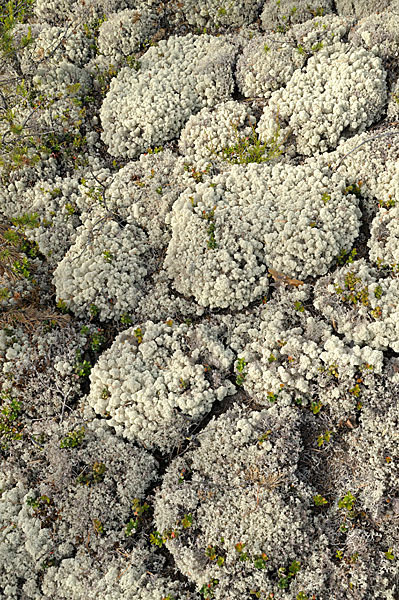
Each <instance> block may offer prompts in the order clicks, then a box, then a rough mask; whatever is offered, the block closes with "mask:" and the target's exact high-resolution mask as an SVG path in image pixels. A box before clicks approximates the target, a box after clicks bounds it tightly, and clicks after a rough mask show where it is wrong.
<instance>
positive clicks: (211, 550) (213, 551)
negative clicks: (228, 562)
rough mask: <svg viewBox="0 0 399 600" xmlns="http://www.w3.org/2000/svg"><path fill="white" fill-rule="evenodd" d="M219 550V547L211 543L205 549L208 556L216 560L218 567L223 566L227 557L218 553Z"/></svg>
mask: <svg viewBox="0 0 399 600" xmlns="http://www.w3.org/2000/svg"><path fill="white" fill-rule="evenodd" d="M218 552H220V551H219V550H217V548H215V547H214V546H211V545H209V546H208V547H207V549H206V550H205V556H207V557H208V558H209V560H211V561H216V564H217V566H218V567H222V566H223V565H224V561H225V557H224V556H223V555H221V554H218Z"/></svg>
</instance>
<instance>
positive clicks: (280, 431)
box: [154, 405, 326, 600]
mask: <svg viewBox="0 0 399 600" xmlns="http://www.w3.org/2000/svg"><path fill="white" fill-rule="evenodd" d="M298 425H299V422H298V417H297V413H296V411H295V409H293V408H292V407H279V409H278V410H277V409H276V408H275V407H273V408H270V409H268V410H262V411H260V412H258V411H253V412H251V411H246V410H245V409H242V408H240V407H239V406H237V405H235V406H233V407H232V408H231V409H229V410H228V411H227V412H226V413H224V414H223V415H221V416H220V417H219V418H217V419H215V418H214V419H213V420H212V421H211V422H210V423H209V424H208V425H207V426H206V427H205V429H204V430H203V431H201V432H200V434H199V435H198V440H197V443H198V442H199V445H197V447H194V448H193V449H188V451H187V452H185V454H184V456H182V457H177V458H176V459H175V460H174V461H172V463H171V465H170V466H169V467H168V469H167V471H166V473H165V476H164V480H163V483H162V487H161V489H160V490H159V491H158V492H156V495H155V513H154V518H155V524H156V527H157V530H158V532H159V534H160V535H163V536H164V537H165V540H166V541H165V543H166V546H167V548H168V550H169V551H170V552H171V554H172V555H173V557H174V560H175V561H176V565H177V567H178V568H179V569H180V571H181V572H182V573H183V574H184V575H186V576H187V577H188V578H189V579H190V580H191V581H194V582H195V583H196V585H197V586H198V588H201V587H202V586H207V585H208V584H209V582H211V583H212V584H213V585H211V589H212V592H213V594H214V598H215V599H216V600H221V599H222V598H227V597H228V598H231V599H241V598H244V597H245V598H246V597H247V596H248V594H249V591H250V590H251V589H252V590H254V589H255V590H259V589H268V590H269V591H273V592H274V593H277V591H278V589H279V588H278V585H277V581H276V580H274V581H273V577H272V573H273V571H274V570H275V569H276V568H279V567H280V566H281V565H282V564H291V563H292V561H293V560H295V559H300V561H301V569H300V571H299V572H298V573H297V575H296V577H295V578H293V581H292V583H291V588H290V593H294V592H295V593H294V596H293V597H295V596H296V594H298V593H299V591H300V590H301V589H302V590H303V587H301V585H302V582H303V581H304V580H306V577H307V575H309V573H307V571H308V569H307V567H306V564H307V559H308V558H310V555H312V552H313V551H314V549H315V546H314V544H316V546H318V550H319V552H320V550H321V548H323V547H325V545H326V538H325V536H324V535H323V534H321V532H320V531H319V532H317V533H318V535H319V539H318V541H317V542H316V539H315V536H316V535H317V534H316V528H315V525H314V523H313V522H312V518H311V514H310V511H308V509H307V508H306V505H307V503H309V502H311V493H312V491H311V489H310V488H309V487H308V486H307V485H305V484H303V483H302V482H300V481H299V479H298V478H297V476H296V474H295V472H296V468H297V461H298V458H299V453H300V451H301V441H300V433H299V430H298ZM168 532H169V533H168ZM172 532H174V535H173V533H172ZM240 544H241V546H240ZM212 555H213V559H212V558H211V556H212ZM218 557H220V558H221V560H222V561H223V562H222V565H221V566H220V564H219V565H218V564H217V559H218ZM305 557H306V558H305ZM302 578H303V579H302ZM214 579H216V580H217V582H215V581H214ZM296 579H297V580H296ZM321 580H323V576H321ZM280 587H281V586H280ZM307 589H309V588H307ZM290 597H292V596H290ZM287 598H288V596H287Z"/></svg>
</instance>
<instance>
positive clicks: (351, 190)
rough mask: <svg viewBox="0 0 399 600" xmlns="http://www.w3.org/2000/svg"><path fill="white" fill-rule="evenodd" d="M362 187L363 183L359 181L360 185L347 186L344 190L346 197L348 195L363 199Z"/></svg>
mask: <svg viewBox="0 0 399 600" xmlns="http://www.w3.org/2000/svg"><path fill="white" fill-rule="evenodd" d="M361 186H362V182H361V181H358V183H352V184H351V185H348V186H346V188H345V189H344V192H343V193H344V194H345V196H346V195H347V194H353V195H354V196H356V198H361V197H362V193H361V189H360V188H361Z"/></svg>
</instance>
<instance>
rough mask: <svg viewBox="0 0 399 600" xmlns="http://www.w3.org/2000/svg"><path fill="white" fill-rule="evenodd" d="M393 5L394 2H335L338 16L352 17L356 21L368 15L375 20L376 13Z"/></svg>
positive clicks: (357, 0) (359, 0)
mask: <svg viewBox="0 0 399 600" xmlns="http://www.w3.org/2000/svg"><path fill="white" fill-rule="evenodd" d="M394 5H395V1H394V0H375V2H372V3H370V2H369V1H368V0H336V2H335V6H336V10H337V12H338V14H339V15H345V16H346V15H354V16H355V17H357V18H358V19H363V18H364V17H368V16H369V15H373V17H374V18H377V17H378V13H380V12H381V11H383V10H386V9H387V8H389V7H390V6H394Z"/></svg>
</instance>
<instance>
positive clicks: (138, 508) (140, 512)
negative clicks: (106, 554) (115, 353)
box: [125, 498, 150, 536]
mask: <svg viewBox="0 0 399 600" xmlns="http://www.w3.org/2000/svg"><path fill="white" fill-rule="evenodd" d="M149 508H150V506H149V504H147V502H144V504H141V502H140V500H139V498H134V499H133V503H132V509H133V514H134V516H135V517H136V518H135V519H130V521H129V522H128V524H127V525H126V529H125V534H126V535H127V536H129V535H132V531H133V529H134V530H135V531H137V529H138V528H139V526H140V524H141V522H142V520H143V516H144V514H145V513H146V512H147V511H148V510H149Z"/></svg>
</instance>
